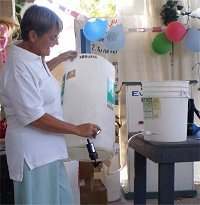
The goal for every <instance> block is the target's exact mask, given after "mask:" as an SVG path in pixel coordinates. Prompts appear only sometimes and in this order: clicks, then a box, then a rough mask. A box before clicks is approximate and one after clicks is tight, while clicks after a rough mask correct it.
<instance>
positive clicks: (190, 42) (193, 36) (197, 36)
mask: <svg viewBox="0 0 200 205" xmlns="http://www.w3.org/2000/svg"><path fill="white" fill-rule="evenodd" d="M184 43H185V46H186V47H187V48H188V49H190V50H191V51H193V52H199V51H200V31H199V30H195V29H188V31H187V33H186V37H185V41H184Z"/></svg>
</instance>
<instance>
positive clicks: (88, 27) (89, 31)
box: [83, 18, 108, 41]
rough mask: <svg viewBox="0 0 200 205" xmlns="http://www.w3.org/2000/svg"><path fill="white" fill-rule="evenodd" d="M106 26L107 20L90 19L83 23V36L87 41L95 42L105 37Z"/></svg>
mask: <svg viewBox="0 0 200 205" xmlns="http://www.w3.org/2000/svg"><path fill="white" fill-rule="evenodd" d="M107 25H108V21H107V20H103V19H99V18H97V19H95V18H92V19H90V20H89V21H87V22H86V23H85V25H84V28H83V34H84V36H85V38H87V39H88V40H90V41H97V40H99V39H100V38H102V37H103V36H104V35H105V33H106V29H107Z"/></svg>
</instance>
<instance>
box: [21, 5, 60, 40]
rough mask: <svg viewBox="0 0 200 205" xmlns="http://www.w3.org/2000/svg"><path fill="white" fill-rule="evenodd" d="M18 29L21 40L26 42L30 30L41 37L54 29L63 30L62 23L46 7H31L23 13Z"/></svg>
mask: <svg viewBox="0 0 200 205" xmlns="http://www.w3.org/2000/svg"><path fill="white" fill-rule="evenodd" d="M20 28H21V37H22V39H23V40H28V39H29V37H28V35H29V32H30V31H31V30H34V31H35V32H36V33H37V34H38V35H39V36H42V35H43V34H45V33H47V32H49V31H51V30H52V29H54V28H56V29H58V30H59V31H61V30H62V29H63V22H62V20H61V19H60V18H59V17H58V15H57V14H56V13H55V12H54V11H52V10H50V9H48V8H47V7H43V6H38V5H33V6H31V7H29V8H28V9H27V10H26V12H25V13H24V15H23V18H22V20H21V23H20Z"/></svg>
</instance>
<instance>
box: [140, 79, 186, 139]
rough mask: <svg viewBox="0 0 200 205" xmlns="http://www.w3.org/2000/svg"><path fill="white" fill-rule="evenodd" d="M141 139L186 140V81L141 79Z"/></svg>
mask: <svg viewBox="0 0 200 205" xmlns="http://www.w3.org/2000/svg"><path fill="white" fill-rule="evenodd" d="M142 92H143V96H142V102H143V110H144V130H145V135H144V138H145V140H148V141H159V142H180V141H185V140H186V139H187V114H188V98H189V82H188V81H154V82H148V81H147V82H142Z"/></svg>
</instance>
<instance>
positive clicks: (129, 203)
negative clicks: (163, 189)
mask: <svg viewBox="0 0 200 205" xmlns="http://www.w3.org/2000/svg"><path fill="white" fill-rule="evenodd" d="M194 189H196V190H197V197H195V198H186V197H182V198H176V199H175V204H187V205H197V204H198V205H199V204H200V183H196V184H195V185H194ZM108 204H110V205H123V204H124V205H133V204H134V202H133V200H126V199H124V197H123V196H121V199H120V200H118V201H113V202H109V203H108ZM146 204H147V205H150V204H158V200H157V199H147V203H146Z"/></svg>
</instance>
